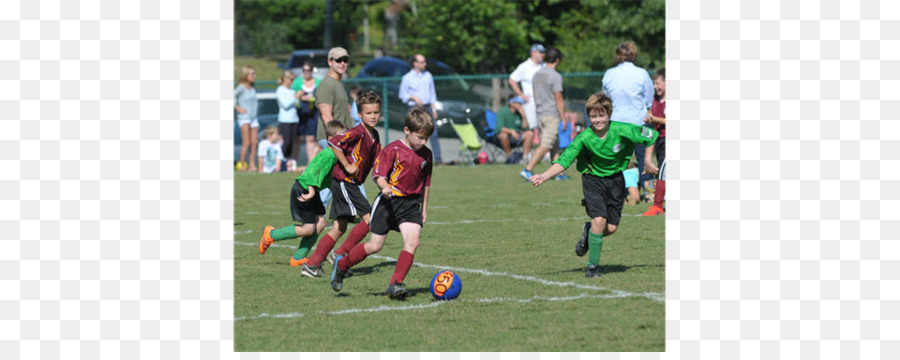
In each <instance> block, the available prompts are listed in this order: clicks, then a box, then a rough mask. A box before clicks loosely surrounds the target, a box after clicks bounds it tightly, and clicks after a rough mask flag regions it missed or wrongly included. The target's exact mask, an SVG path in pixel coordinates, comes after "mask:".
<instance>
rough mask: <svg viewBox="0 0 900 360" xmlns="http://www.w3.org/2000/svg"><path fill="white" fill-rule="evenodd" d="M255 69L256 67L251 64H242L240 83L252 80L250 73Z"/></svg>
mask: <svg viewBox="0 0 900 360" xmlns="http://www.w3.org/2000/svg"><path fill="white" fill-rule="evenodd" d="M253 71H256V69H254V68H253V67H252V66H250V65H244V66H241V77H240V78H238V83H248V82H250V80H249V79H248V78H249V77H250V73H251V72H253Z"/></svg>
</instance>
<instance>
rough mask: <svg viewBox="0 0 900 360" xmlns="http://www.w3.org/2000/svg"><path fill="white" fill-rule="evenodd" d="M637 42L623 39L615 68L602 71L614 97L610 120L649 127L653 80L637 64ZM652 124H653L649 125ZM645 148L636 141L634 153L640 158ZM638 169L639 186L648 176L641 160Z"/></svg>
mask: <svg viewBox="0 0 900 360" xmlns="http://www.w3.org/2000/svg"><path fill="white" fill-rule="evenodd" d="M637 54H638V49H637V45H635V44H634V42H632V41H623V42H622V43H620V44H619V46H618V47H616V62H618V65H616V67H614V68H611V69H609V70H606V73H605V74H603V80H602V82H603V92H604V93H605V94H606V95H607V96H609V97H610V99H612V103H613V112H612V115H610V118H609V120H610V121H618V122H624V123H629V124H634V125H639V126H646V125H645V124H644V118H645V117H646V116H647V110H648V109H650V105H651V103H652V102H653V82H652V81H651V80H650V75H649V74H648V73H647V70H644V69H643V68H640V67H637V66H635V65H634V60H635V59H636V58H637ZM647 127H650V126H647ZM645 151H646V148H645V146H644V145H643V144H635V146H634V154H635V156H637V158H638V159H643V158H644V152H645ZM638 172H639V173H641V179H640V181H638V184H639V186H642V185H643V184H644V180H649V179H650V178H649V175H647V174H644V164H643V163H642V162H640V161H638Z"/></svg>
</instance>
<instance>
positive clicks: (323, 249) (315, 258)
mask: <svg viewBox="0 0 900 360" xmlns="http://www.w3.org/2000/svg"><path fill="white" fill-rule="evenodd" d="M331 249H334V239H332V238H331V235H329V234H325V236H323V237H322V238H321V239H319V246H316V251H315V252H314V253H313V254H312V256H310V257H309V261H308V263H309V265H320V264H322V260H324V259H325V256H328V252H329V251H331Z"/></svg>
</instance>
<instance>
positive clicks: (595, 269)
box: [584, 265, 600, 278]
mask: <svg viewBox="0 0 900 360" xmlns="http://www.w3.org/2000/svg"><path fill="white" fill-rule="evenodd" d="M584 276H585V277H589V278H598V277H600V265H588V267H587V270H585V271H584Z"/></svg>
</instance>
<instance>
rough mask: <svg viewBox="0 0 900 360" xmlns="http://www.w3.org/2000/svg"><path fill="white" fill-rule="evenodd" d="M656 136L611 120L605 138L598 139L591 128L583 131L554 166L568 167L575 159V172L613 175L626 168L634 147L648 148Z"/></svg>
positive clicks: (653, 131) (648, 131)
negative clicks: (576, 164) (642, 145)
mask: <svg viewBox="0 0 900 360" xmlns="http://www.w3.org/2000/svg"><path fill="white" fill-rule="evenodd" d="M658 135H659V133H658V132H656V130H653V129H650V128H647V127H643V126H637V125H634V124H628V123H623V122H618V121H610V122H609V131H608V132H607V133H606V138H604V139H601V138H600V137H599V136H597V134H595V133H594V131H593V130H592V129H588V130H585V131H583V132H581V134H578V136H576V137H575V140H572V143H571V144H570V145H569V147H568V148H566V151H564V152H563V153H562V155H560V156H559V158H558V159H556V161H554V162H553V163H555V164H560V165H562V167H564V168H568V167H569V166H570V165H572V162H573V161H575V159H578V167H577V169H578V172H580V173H582V174H591V175H594V176H600V177H605V176H610V175H614V174H616V173H619V172H622V171H624V170H625V169H626V168H628V161H629V160H631V155H632V154H633V153H634V145H635V144H644V145H651V144H653V143H654V142H655V141H656V137H657V136H658ZM638 161H644V159H638Z"/></svg>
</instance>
